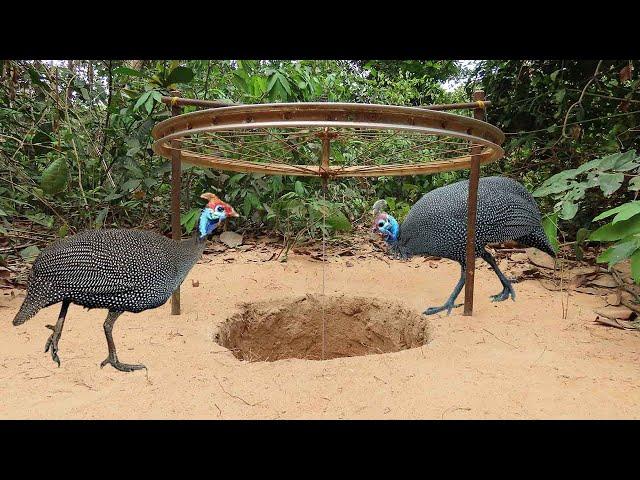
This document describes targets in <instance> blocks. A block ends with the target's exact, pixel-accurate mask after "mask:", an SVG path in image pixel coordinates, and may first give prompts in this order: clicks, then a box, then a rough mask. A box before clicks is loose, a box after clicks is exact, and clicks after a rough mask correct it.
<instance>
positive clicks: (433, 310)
mask: <svg viewBox="0 0 640 480" xmlns="http://www.w3.org/2000/svg"><path fill="white" fill-rule="evenodd" d="M462 305H464V303H456V304H454V303H453V302H452V303H445V304H444V305H442V306H441V307H429V308H427V309H426V310H425V311H424V312H422V313H423V315H433V314H434V313H439V312H442V311H443V310H446V311H447V315H451V310H452V309H453V308H458V307H461V306H462Z"/></svg>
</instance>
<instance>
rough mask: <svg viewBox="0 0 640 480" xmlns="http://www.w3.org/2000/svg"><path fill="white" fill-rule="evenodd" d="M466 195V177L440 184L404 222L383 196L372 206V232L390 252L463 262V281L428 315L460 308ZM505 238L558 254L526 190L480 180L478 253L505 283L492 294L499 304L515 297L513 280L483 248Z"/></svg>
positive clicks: (496, 179)
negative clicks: (393, 213) (389, 210)
mask: <svg viewBox="0 0 640 480" xmlns="http://www.w3.org/2000/svg"><path fill="white" fill-rule="evenodd" d="M468 195H469V181H468V180H463V181H460V182H457V183H454V184H451V185H447V186H444V187H440V188H436V189H435V190H432V191H431V192H429V193H427V194H425V195H424V196H423V197H422V198H421V199H420V200H418V202H416V204H415V205H413V207H411V210H410V211H409V213H408V215H407V217H406V219H405V220H404V222H403V223H402V225H399V224H398V222H397V221H396V219H395V218H393V217H392V216H391V215H389V214H388V213H385V212H383V211H382V210H383V209H384V208H385V207H386V202H385V201H384V200H378V201H377V202H376V203H375V204H374V207H373V210H374V214H376V215H377V216H376V219H375V222H374V224H373V232H375V233H377V234H379V235H380V236H382V237H383V238H384V239H385V240H386V242H387V243H388V244H389V246H390V251H391V253H393V254H394V255H396V256H398V257H401V258H407V257H410V256H413V255H433V256H437V257H444V258H449V259H451V260H455V261H456V262H458V263H460V266H461V272H460V280H458V283H457V284H456V286H455V288H454V289H453V292H452V294H451V296H450V297H449V298H448V300H447V301H446V302H445V303H444V305H442V306H440V307H431V308H428V309H426V310H425V311H424V313H425V314H426V315H431V314H434V313H438V312H441V311H443V310H447V314H450V313H451V309H452V308H454V307H459V306H460V305H454V302H455V299H456V298H457V296H458V294H459V293H460V291H461V290H462V287H463V286H464V281H465V267H466V245H467V240H466V236H467V200H468ZM507 240H516V241H517V242H519V243H522V244H524V245H526V246H529V247H535V248H537V249H539V250H542V251H543V252H546V253H548V254H549V255H552V256H554V257H555V253H554V251H553V248H552V247H551V244H550V243H549V240H548V239H547V236H546V235H545V233H544V230H543V229H542V223H541V216H540V210H539V209H538V206H537V205H536V203H535V201H534V199H533V197H532V196H531V194H530V193H529V192H528V191H527V189H526V188H524V187H523V186H522V185H520V184H519V183H518V182H516V181H514V180H511V179H509V178H505V177H484V178H481V179H480V183H479V185H478V213H477V220H476V242H475V253H476V256H479V257H481V258H482V259H484V260H485V261H486V262H487V263H488V264H489V265H491V267H492V268H493V270H494V271H495V273H496V275H497V276H498V278H499V279H500V283H502V286H503V289H502V291H501V292H500V293H498V294H497V295H494V296H492V297H491V298H492V299H493V301H497V302H500V301H503V300H506V299H507V298H509V296H511V298H512V300H514V301H515V298H516V294H515V291H514V290H513V287H512V285H511V282H510V281H509V279H507V277H505V276H504V274H503V273H502V272H501V271H500V269H499V268H498V265H497V264H496V261H495V259H494V258H493V256H492V255H491V254H490V253H489V252H488V251H487V250H486V249H485V247H486V245H487V244H488V243H496V242H503V241H507Z"/></svg>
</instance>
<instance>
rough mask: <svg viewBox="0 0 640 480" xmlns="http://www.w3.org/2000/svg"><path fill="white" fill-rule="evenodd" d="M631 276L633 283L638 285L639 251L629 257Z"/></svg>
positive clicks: (639, 279) (639, 281)
mask: <svg viewBox="0 0 640 480" xmlns="http://www.w3.org/2000/svg"><path fill="white" fill-rule="evenodd" d="M631 276H632V277H633V281H634V282H636V283H640V250H636V252H635V253H634V254H633V255H631Z"/></svg>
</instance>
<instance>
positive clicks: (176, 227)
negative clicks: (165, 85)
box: [171, 91, 182, 315]
mask: <svg viewBox="0 0 640 480" xmlns="http://www.w3.org/2000/svg"><path fill="white" fill-rule="evenodd" d="M171 93H172V94H174V95H175V96H176V97H177V96H179V94H180V92H177V91H174V92H171ZM181 113H182V107H181V106H179V105H177V104H175V103H174V104H171V116H172V117H175V116H176V115H180V114H181ZM181 143H182V142H181V141H180V140H172V141H171V148H172V149H173V150H172V151H171V238H173V239H174V240H175V241H176V242H179V241H180V238H181V236H182V228H181V226H180V189H181V176H182V161H181V159H180V145H181ZM171 315H180V287H179V286H178V288H176V290H175V292H173V295H172V296H171Z"/></svg>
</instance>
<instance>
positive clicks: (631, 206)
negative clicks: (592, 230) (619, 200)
mask: <svg viewBox="0 0 640 480" xmlns="http://www.w3.org/2000/svg"><path fill="white" fill-rule="evenodd" d="M635 209H637V210H635ZM631 210H634V211H635V213H633V214H631V215H628V216H627V217H626V218H622V219H621V220H626V219H627V218H631V217H632V216H633V215H635V214H636V213H638V212H640V201H633V202H628V203H625V204H624V205H620V206H619V207H616V208H612V209H610V210H607V211H606V212H602V213H601V214H600V215H598V216H597V217H596V218H594V219H593V221H594V222H597V221H598V220H602V219H603V218H607V217H610V216H611V215H615V214H616V213H621V212H626V211H631ZM616 218H617V217H616ZM613 223H615V220H614V222H613Z"/></svg>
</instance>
